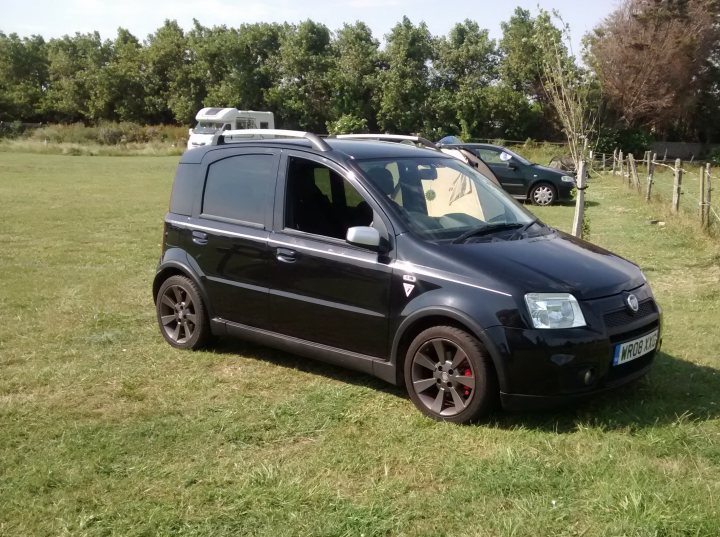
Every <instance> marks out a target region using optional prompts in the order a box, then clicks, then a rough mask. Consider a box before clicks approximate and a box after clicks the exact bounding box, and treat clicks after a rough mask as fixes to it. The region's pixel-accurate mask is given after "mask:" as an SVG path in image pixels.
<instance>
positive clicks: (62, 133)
mask: <svg viewBox="0 0 720 537" xmlns="http://www.w3.org/2000/svg"><path fill="white" fill-rule="evenodd" d="M187 136H188V135H187V129H186V128H185V127H181V126H176V125H151V126H147V125H139V124H137V123H131V122H128V121H123V122H121V123H114V122H110V121H107V122H101V123H99V124H98V125H97V126H88V125H83V124H82V123H72V124H68V125H48V126H46V127H42V128H40V129H36V130H35V131H34V132H33V133H32V134H31V135H30V138H31V139H32V140H37V141H41V142H49V143H56V144H62V143H65V144H81V145H88V144H99V145H106V146H114V145H125V144H148V143H158V144H170V145H173V146H184V145H185V143H186V142H187Z"/></svg>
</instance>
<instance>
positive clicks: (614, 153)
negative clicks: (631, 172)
mask: <svg viewBox="0 0 720 537" xmlns="http://www.w3.org/2000/svg"><path fill="white" fill-rule="evenodd" d="M617 151H618V150H617V147H616V148H615V149H613V167H612V174H613V175H615V170H616V169H617Z"/></svg>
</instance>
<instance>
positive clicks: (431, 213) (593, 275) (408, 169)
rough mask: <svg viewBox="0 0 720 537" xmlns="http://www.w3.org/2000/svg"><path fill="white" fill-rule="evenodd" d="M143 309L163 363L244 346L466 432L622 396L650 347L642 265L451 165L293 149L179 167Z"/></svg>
mask: <svg viewBox="0 0 720 537" xmlns="http://www.w3.org/2000/svg"><path fill="white" fill-rule="evenodd" d="M259 136H262V137H267V136H275V137H276V138H275V139H259V138H258V137H259ZM153 297H154V299H155V303H156V310H157V320H158V323H159V327H160V331H161V333H162V335H163V336H164V337H165V339H166V340H167V341H168V343H170V344H171V345H172V346H174V347H178V348H185V349H195V348H199V347H201V346H203V345H206V344H208V343H209V341H210V339H211V337H212V336H235V337H240V338H244V339H247V340H252V341H255V342H259V343H261V344H264V345H268V346H272V347H275V348H278V349H284V350H287V351H290V352H293V353H296V354H300V355H304V356H308V357H312V358H317V359H320V360H325V361H328V362H331V363H334V364H338V365H340V366H344V367H349V368H353V369H357V370H360V371H364V372H366V373H369V374H371V375H375V376H377V377H379V378H381V379H384V380H386V381H388V382H392V383H395V384H398V385H401V386H404V387H405V388H406V389H407V391H408V393H409V395H410V398H411V399H412V401H413V402H414V403H415V405H416V406H417V407H418V408H419V409H420V410H421V411H422V412H424V413H425V414H427V415H429V416H431V417H433V418H436V419H441V420H447V421H452V422H458V423H463V422H468V421H472V420H475V419H477V418H479V417H481V416H483V415H486V414H487V412H489V411H490V410H491V409H492V408H493V406H494V405H495V404H496V403H498V402H499V403H501V404H502V405H503V406H505V407H518V406H527V405H528V404H529V405H530V406H538V405H540V404H546V403H555V402H558V401H565V400H568V399H573V398H576V397H582V396H587V395H591V394H595V393H598V392H602V391H604V390H607V389H609V388H613V387H616V386H620V385H622V384H625V383H627V382H629V381H631V380H633V379H636V378H638V377H640V376H642V375H643V374H645V373H646V372H647V371H648V369H649V368H650V366H651V363H652V361H653V358H654V356H655V354H656V352H657V349H658V348H659V345H660V336H661V313H660V309H659V307H658V305H657V304H656V302H655V300H654V298H653V294H652V291H651V290H650V286H649V285H648V283H647V281H646V280H645V277H644V276H643V274H642V272H641V271H640V269H639V268H638V267H637V266H636V265H634V264H633V263H631V262H630V261H627V260H625V259H622V258H620V257H618V256H616V255H614V254H612V253H610V252H608V251H606V250H603V249H601V248H598V247H596V246H593V245H592V244H589V243H587V242H584V241H582V240H579V239H576V238H574V237H572V236H569V235H567V234H565V233H563V232H561V231H558V230H555V229H552V228H550V227H548V226H546V225H545V224H543V223H542V222H541V221H539V220H538V219H537V218H535V217H534V216H533V215H532V214H531V213H529V212H528V211H527V210H526V209H525V208H523V207H522V206H521V205H519V204H518V203H516V202H515V201H514V200H513V199H512V198H511V197H510V196H508V195H507V194H506V193H505V192H504V191H503V190H502V189H500V188H499V187H498V186H496V185H495V184H494V183H493V182H492V181H490V180H488V179H487V178H485V177H484V176H482V175H481V174H479V173H478V172H476V171H475V170H474V169H472V168H471V167H470V166H468V165H466V164H464V163H463V162H461V161H460V160H458V159H455V158H452V157H449V156H447V155H444V154H442V153H439V152H438V151H432V150H425V149H419V148H416V147H408V146H405V145H402V144H395V143H387V142H364V141H347V140H337V139H333V140H330V139H328V140H324V139H321V138H319V137H317V136H314V135H312V134H307V133H298V132H294V131H267V130H266V131H229V132H226V133H222V134H219V135H217V136H216V140H215V142H214V143H213V145H210V146H205V147H203V148H198V149H193V150H190V151H188V152H186V153H185V154H184V155H183V157H182V159H181V161H180V164H179V166H178V168H177V172H176V175H175V181H174V183H173V188H172V195H171V199H170V210H169V212H168V213H167V215H166V217H165V228H164V240H163V248H162V255H161V258H160V263H159V265H158V268H157V273H156V276H155V280H154V282H153Z"/></svg>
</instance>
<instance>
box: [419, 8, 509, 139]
mask: <svg viewBox="0 0 720 537" xmlns="http://www.w3.org/2000/svg"><path fill="white" fill-rule="evenodd" d="M498 59H499V58H498V52H497V48H496V46H495V41H494V40H492V39H490V38H489V37H488V31H487V30H481V29H480V27H479V26H478V24H477V23H476V22H474V21H471V20H469V19H466V20H465V21H464V22H463V23H458V24H456V25H455V26H454V27H453V28H452V29H451V30H450V33H449V34H448V36H447V37H442V38H439V39H438V40H437V41H436V53H435V61H434V62H433V68H434V76H433V86H434V89H435V91H434V93H433V98H432V101H431V103H432V104H431V105H430V106H429V107H430V108H434V109H435V114H434V117H435V122H436V124H437V125H438V127H439V128H442V127H444V131H445V132H444V133H443V134H457V133H459V134H460V135H461V136H462V137H463V138H465V139H469V138H473V137H479V136H481V135H482V134H484V133H485V132H486V131H487V130H488V118H489V117H488V109H487V90H488V88H489V87H490V85H491V84H492V83H493V82H494V81H495V80H496V79H497V67H498Z"/></svg>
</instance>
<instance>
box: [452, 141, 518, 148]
mask: <svg viewBox="0 0 720 537" xmlns="http://www.w3.org/2000/svg"><path fill="white" fill-rule="evenodd" d="M441 147H449V148H462V147H476V148H479V149H484V148H487V149H505V147H504V146H502V145H497V144H483V143H476V142H469V143H462V144H442V145H441Z"/></svg>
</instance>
